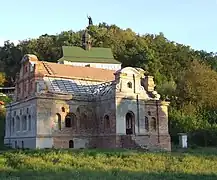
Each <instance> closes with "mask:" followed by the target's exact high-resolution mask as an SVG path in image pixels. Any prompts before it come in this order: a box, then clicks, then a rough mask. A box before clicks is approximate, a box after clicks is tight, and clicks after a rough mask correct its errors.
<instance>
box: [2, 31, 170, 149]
mask: <svg viewBox="0 0 217 180" xmlns="http://www.w3.org/2000/svg"><path fill="white" fill-rule="evenodd" d="M82 42H83V47H63V51H65V52H63V57H62V58H61V59H60V60H59V61H58V63H50V62H46V61H40V60H39V59H38V58H37V57H36V56H35V55H30V54H27V55H25V56H24V57H23V58H22V60H21V69H20V72H19V74H18V75H17V78H16V86H15V95H14V96H15V97H14V101H13V102H12V103H10V104H9V105H7V106H6V123H5V138H4V143H5V145H9V146H11V147H13V148H31V149H35V148H76V149H79V148H148V149H152V148H158V149H165V150H169V151H170V150H171V144H170V135H169V133H168V106H169V102H164V101H161V100H160V95H159V94H158V93H157V92H156V91H155V90H154V87H155V84H154V81H153V77H152V76H145V72H144V70H143V69H140V68H132V67H125V68H121V63H119V62H117V61H116V60H114V58H113V55H111V50H110V49H106V48H92V47H91V46H90V45H91V41H90V36H89V35H88V33H87V31H85V33H84V35H83V40H82Z"/></svg>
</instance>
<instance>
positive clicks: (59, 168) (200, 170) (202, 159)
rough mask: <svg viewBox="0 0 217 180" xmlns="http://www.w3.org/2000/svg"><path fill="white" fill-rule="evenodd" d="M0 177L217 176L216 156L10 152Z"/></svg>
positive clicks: (1, 160) (0, 161)
mask: <svg viewBox="0 0 217 180" xmlns="http://www.w3.org/2000/svg"><path fill="white" fill-rule="evenodd" d="M0 170H1V172H0V179H1V178H5V177H10V178H16V177H17V178H18V177H19V178H21V179H26V178H30V177H31V178H32V179H66V178H67V179H186V178H187V179H207V178H208V179H217V155H215V154H213V155H211V154H203V155H198V154H196V155H194V154H192V153H142V152H133V151H99V150H79V151H70V150H40V151H39V150H35V151H30V150H29V151H27V150H26V151H11V152H5V153H3V154H1V155H0Z"/></svg>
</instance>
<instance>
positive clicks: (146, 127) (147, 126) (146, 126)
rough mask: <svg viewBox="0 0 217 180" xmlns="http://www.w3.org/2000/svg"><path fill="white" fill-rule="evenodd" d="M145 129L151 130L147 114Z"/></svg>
mask: <svg viewBox="0 0 217 180" xmlns="http://www.w3.org/2000/svg"><path fill="white" fill-rule="evenodd" d="M145 130H146V131H149V122H148V117H147V116H145Z"/></svg>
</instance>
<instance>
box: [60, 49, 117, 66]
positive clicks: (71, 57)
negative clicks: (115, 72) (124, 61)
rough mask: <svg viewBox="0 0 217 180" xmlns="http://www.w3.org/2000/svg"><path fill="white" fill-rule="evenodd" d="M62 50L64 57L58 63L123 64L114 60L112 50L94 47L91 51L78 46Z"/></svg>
mask: <svg viewBox="0 0 217 180" xmlns="http://www.w3.org/2000/svg"><path fill="white" fill-rule="evenodd" d="M62 50H63V57H62V58H60V59H59V60H58V61H71V62H86V63H111V64H121V63H120V62H119V61H117V60H115V59H114V57H113V54H112V51H111V49H110V48H98V47H92V48H91V49H90V50H84V49H83V48H81V47H76V46H63V47H62Z"/></svg>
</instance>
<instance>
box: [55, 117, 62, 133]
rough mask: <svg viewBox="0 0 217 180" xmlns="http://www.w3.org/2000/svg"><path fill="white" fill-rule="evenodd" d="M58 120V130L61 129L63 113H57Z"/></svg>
mask: <svg viewBox="0 0 217 180" xmlns="http://www.w3.org/2000/svg"><path fill="white" fill-rule="evenodd" d="M56 122H57V124H58V130H61V129H62V127H61V115H60V114H59V113H57V114H56Z"/></svg>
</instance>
